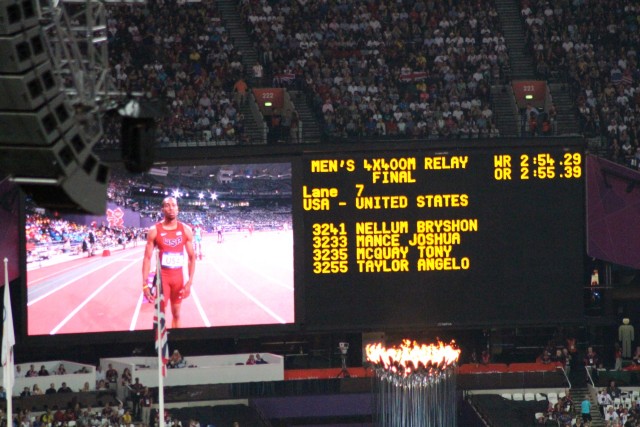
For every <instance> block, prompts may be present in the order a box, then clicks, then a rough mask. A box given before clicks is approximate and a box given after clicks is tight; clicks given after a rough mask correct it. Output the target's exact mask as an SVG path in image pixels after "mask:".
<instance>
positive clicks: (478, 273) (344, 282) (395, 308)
mask: <svg viewBox="0 0 640 427" xmlns="http://www.w3.org/2000/svg"><path fill="white" fill-rule="evenodd" d="M301 168H302V172H301V180H300V181H299V184H298V185H297V186H295V188H294V193H295V192H298V196H299V197H300V202H299V203H300V205H301V206H300V212H301V215H300V218H298V221H299V222H298V224H299V226H298V230H299V233H301V235H302V237H300V235H299V236H298V238H297V239H296V242H297V247H296V254H297V256H300V255H302V257H303V262H302V264H303V267H302V268H303V273H302V276H303V278H302V282H303V283H304V293H303V301H304V302H303V307H304V323H305V324H306V325H307V327H309V328H318V329H343V328H392V327H421V326H480V325H525V324H539V323H543V324H547V323H555V322H562V321H574V322H575V321H576V320H578V319H579V318H580V317H581V316H582V312H583V307H582V294H581V289H582V286H583V283H582V280H583V277H584V269H583V259H584V244H585V240H584V239H585V227H584V155H583V149H582V146H581V145H580V144H578V143H574V144H566V143H565V144H555V143H554V144H550V143H549V144H545V142H544V140H539V145H526V146H520V147H500V146H497V147H496V146H494V147H484V148H483V147H480V146H475V147H469V148H461V149H457V150H451V149H428V148H425V149H412V150H402V149H397V150H387V151H374V150H371V151H353V152H349V153H345V152H342V153H332V154H327V153H318V154H308V155H304V156H303V158H302V161H301ZM298 265H300V264H299V263H298ZM299 285H300V284H299V283H297V286H299Z"/></svg>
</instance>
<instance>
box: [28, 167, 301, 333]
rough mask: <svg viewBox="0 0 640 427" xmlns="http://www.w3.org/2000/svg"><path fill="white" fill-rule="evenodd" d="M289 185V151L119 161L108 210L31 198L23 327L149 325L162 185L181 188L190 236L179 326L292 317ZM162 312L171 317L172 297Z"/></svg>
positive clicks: (169, 191) (79, 329)
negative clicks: (72, 208)
mask: <svg viewBox="0 0 640 427" xmlns="http://www.w3.org/2000/svg"><path fill="white" fill-rule="evenodd" d="M291 190H292V188H291V164H290V163H260V164H238V163H234V164H219V165H198V166H193V165H190V166H167V167H160V168H154V169H152V170H151V171H149V173H145V174H136V175H134V174H129V173H127V172H126V171H124V170H123V169H119V168H117V167H114V168H112V170H111V178H110V184H109V187H108V194H107V207H108V209H107V211H106V212H105V215H103V216H88V215H64V214H59V213H56V212H52V211H48V210H45V209H41V208H39V207H38V206H36V205H34V204H32V203H30V202H29V201H28V200H27V202H26V208H25V211H26V219H25V233H26V236H25V238H26V261H27V263H26V269H27V272H26V276H27V318H28V325H27V329H28V335H30V336H39V335H57V334H87V333H96V332H120V331H143V330H150V329H152V326H153V316H154V304H153V303H151V302H149V301H147V300H146V299H145V298H144V296H143V292H142V287H143V284H144V281H143V277H142V261H143V255H144V248H145V244H146V234H147V230H148V229H149V227H152V226H154V224H156V223H157V222H159V221H161V220H162V214H161V204H162V200H163V199H164V198H165V197H167V196H173V197H175V198H176V200H177V202H178V207H179V214H178V219H179V221H181V222H183V223H185V224H186V225H188V226H189V227H191V228H192V230H194V246H196V245H197V247H196V248H195V249H196V250H197V252H196V254H197V256H196V267H195V274H194V277H193V285H192V287H191V295H190V296H189V297H188V298H186V299H184V300H183V301H182V304H181V310H180V328H216V327H238V326H254V325H287V324H289V325H290V324H293V323H294V321H295V319H294V311H295V310H294V308H295V307H294V304H295V303H294V283H293V282H294V279H293V262H294V261H293V231H292V220H293V218H292V200H291ZM154 260H155V257H152V264H153V262H154ZM185 270H186V269H185ZM152 271H155V267H154V266H153V265H152ZM147 283H148V284H149V286H153V285H154V281H153V277H150V278H148V281H147ZM166 316H167V322H168V325H171V324H172V317H173V315H172V310H171V308H170V307H169V306H168V307H167V310H166Z"/></svg>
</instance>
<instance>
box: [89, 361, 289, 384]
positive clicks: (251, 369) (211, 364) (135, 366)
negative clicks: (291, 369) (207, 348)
mask: <svg viewBox="0 0 640 427" xmlns="http://www.w3.org/2000/svg"><path fill="white" fill-rule="evenodd" d="M249 355H250V354H249V353H246V354H230V355H222V356H195V357H185V361H186V365H187V367H185V368H177V369H167V376H166V377H165V379H164V385H165V386H166V387H171V386H183V385H195V384H228V383H245V382H259V381H283V380H284V357H282V356H278V355H275V354H270V353H261V354H260V355H261V356H262V358H263V359H264V360H265V361H266V362H268V363H265V364H260V365H245V364H244V363H245V362H246V361H247V359H248V358H249ZM109 364H111V365H112V366H113V367H114V368H115V369H116V370H117V371H118V375H121V374H122V371H123V370H124V368H125V367H128V368H129V369H130V370H131V374H132V379H133V380H134V381H135V378H139V379H140V383H142V384H143V385H145V386H147V387H157V386H158V359H157V358H156V357H123V358H110V359H100V365H101V366H102V369H103V370H104V371H105V372H106V370H107V366H108V365H109Z"/></svg>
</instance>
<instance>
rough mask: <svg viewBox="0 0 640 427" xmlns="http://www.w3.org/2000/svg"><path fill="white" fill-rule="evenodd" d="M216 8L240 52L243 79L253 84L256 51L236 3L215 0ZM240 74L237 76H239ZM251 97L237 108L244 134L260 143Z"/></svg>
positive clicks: (252, 140)
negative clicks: (243, 123)
mask: <svg viewBox="0 0 640 427" xmlns="http://www.w3.org/2000/svg"><path fill="white" fill-rule="evenodd" d="M217 6H218V10H219V11H220V15H221V16H222V19H223V21H224V26H225V28H226V29H227V31H228V32H229V36H230V37H231V39H232V40H233V45H234V46H235V48H236V49H237V50H238V51H240V52H242V65H243V67H244V76H242V77H244V78H245V81H246V82H247V84H248V85H249V86H255V85H254V82H253V81H252V78H251V77H250V76H251V67H252V66H253V65H254V64H255V63H256V62H257V61H258V53H257V52H256V49H255V47H254V45H253V41H252V40H251V37H249V35H248V34H247V31H246V29H245V27H244V25H243V22H242V18H241V17H240V14H239V13H238V9H237V3H236V2H235V1H232V0H217ZM240 77H241V76H238V78H240ZM250 102H252V101H251V98H249V100H247V102H246V103H245V104H244V105H241V106H240V108H239V110H240V112H241V113H242V114H243V115H244V117H245V135H246V137H247V139H248V141H249V143H250V144H256V143H257V144H262V143H264V142H265V138H264V131H263V125H262V123H258V122H257V121H256V120H255V118H254V117H253V114H252V112H251V108H250V105H249V103H250Z"/></svg>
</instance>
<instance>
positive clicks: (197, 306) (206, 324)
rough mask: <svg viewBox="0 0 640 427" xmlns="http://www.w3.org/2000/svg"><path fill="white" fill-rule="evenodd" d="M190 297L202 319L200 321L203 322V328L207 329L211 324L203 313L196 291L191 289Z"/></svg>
mask: <svg viewBox="0 0 640 427" xmlns="http://www.w3.org/2000/svg"><path fill="white" fill-rule="evenodd" d="M191 296H192V297H193V302H195V303H196V308H197V309H198V312H199V313H200V317H202V321H203V322H204V326H206V327H207V328H208V327H210V326H211V322H210V321H209V318H208V317H207V314H206V313H205V312H204V308H202V304H201V303H200V298H198V294H197V293H196V290H195V289H193V288H191Z"/></svg>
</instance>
